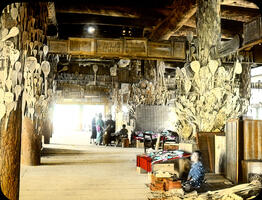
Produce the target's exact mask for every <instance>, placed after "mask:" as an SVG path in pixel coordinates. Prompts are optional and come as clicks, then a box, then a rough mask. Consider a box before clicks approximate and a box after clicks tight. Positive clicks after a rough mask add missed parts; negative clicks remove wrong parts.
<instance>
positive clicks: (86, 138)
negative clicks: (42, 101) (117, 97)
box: [51, 104, 104, 145]
mask: <svg viewBox="0 0 262 200" xmlns="http://www.w3.org/2000/svg"><path fill="white" fill-rule="evenodd" d="M98 113H102V115H103V118H104V105H84V104H55V106H54V112H53V126H54V127H53V136H52V138H51V143H55V144H72V145H87V144H90V137H91V123H92V119H93V117H94V116H95V115H96V114H98Z"/></svg>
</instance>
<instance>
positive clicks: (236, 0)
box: [221, 0, 258, 9]
mask: <svg viewBox="0 0 262 200" xmlns="http://www.w3.org/2000/svg"><path fill="white" fill-rule="evenodd" d="M221 5H227V6H236V7H244V8H255V9H258V7H257V5H256V4H254V3H252V2H250V1H247V0H223V1H221Z"/></svg>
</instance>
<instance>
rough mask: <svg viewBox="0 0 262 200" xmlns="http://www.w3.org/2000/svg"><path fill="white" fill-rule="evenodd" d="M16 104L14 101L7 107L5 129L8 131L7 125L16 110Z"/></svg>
mask: <svg viewBox="0 0 262 200" xmlns="http://www.w3.org/2000/svg"><path fill="white" fill-rule="evenodd" d="M15 105H16V102H14V101H12V102H11V103H8V104H7V105H6V121H5V129H7V124H8V120H9V116H10V113H11V111H12V110H13V109H14V108H15Z"/></svg>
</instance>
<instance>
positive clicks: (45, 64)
mask: <svg viewBox="0 0 262 200" xmlns="http://www.w3.org/2000/svg"><path fill="white" fill-rule="evenodd" d="M41 69H42V71H43V73H44V75H45V95H46V96H47V76H48V74H49V73H50V64H49V62H48V61H43V62H42V63H41Z"/></svg>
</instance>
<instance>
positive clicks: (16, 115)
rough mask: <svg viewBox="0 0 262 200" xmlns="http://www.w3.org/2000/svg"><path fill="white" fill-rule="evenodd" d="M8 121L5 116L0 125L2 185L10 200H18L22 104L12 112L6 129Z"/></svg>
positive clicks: (0, 180)
mask: <svg viewBox="0 0 262 200" xmlns="http://www.w3.org/2000/svg"><path fill="white" fill-rule="evenodd" d="M6 120H8V118H7V117H6V116H5V117H4V118H3V119H2V120H1V123H0V125H1V130H0V134H1V146H0V154H1V155H0V183H1V189H2V192H3V194H4V195H5V196H6V197H7V198H8V199H12V200H17V199H18V198H19V178H20V150H21V127H22V112H21V102H18V104H17V108H16V110H15V111H12V112H11V114H10V116H9V120H8V123H7V127H5V124H6ZM0 199H5V198H4V197H1V198H0Z"/></svg>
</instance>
